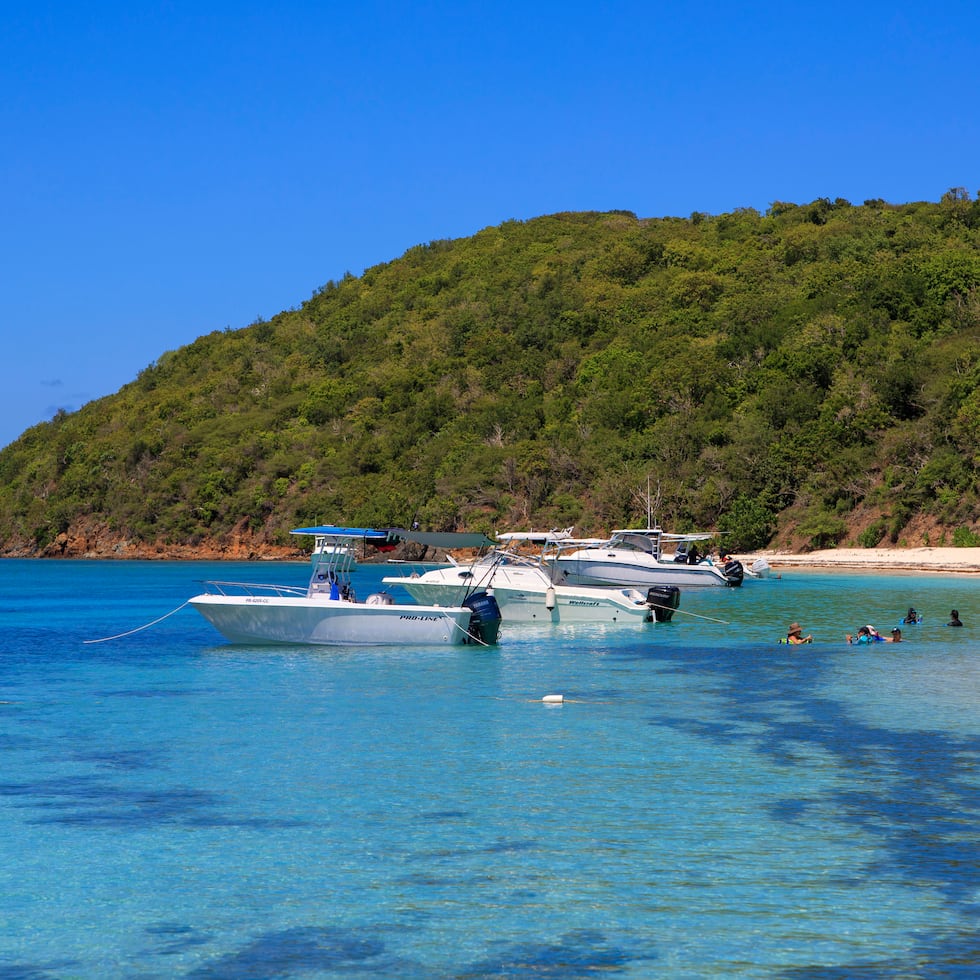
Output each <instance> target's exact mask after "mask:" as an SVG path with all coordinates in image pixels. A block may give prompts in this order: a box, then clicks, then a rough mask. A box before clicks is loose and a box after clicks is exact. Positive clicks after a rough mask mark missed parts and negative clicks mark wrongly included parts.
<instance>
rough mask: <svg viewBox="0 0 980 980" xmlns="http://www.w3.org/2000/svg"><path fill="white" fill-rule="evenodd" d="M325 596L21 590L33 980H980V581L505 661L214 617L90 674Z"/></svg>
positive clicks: (5, 841) (151, 567) (3, 959)
mask: <svg viewBox="0 0 980 980" xmlns="http://www.w3.org/2000/svg"><path fill="white" fill-rule="evenodd" d="M305 571H306V568H305V566H303V565H300V564H294V565H290V564H272V563H261V564H253V565H247V564H241V565H237V564H236V565H228V564H223V565H209V564H203V563H129V562H127V563H122V562H119V563H113V562H30V561H4V562H0V624H2V628H3V630H2V640H0V642H2V656H0V682H2V683H0V700H2V702H3V703H2V704H0V761H2V772H0V858H2V860H0V909H2V912H3V914H2V916H0V980H13V978H30V980H47V978H68V977H72V978H74V977H81V978H89V977H134V978H135V977H139V978H165V977H190V978H238V977H249V978H259V977H302V978H310V977H347V976H364V977H386V978H387V977H390V978H490V977H492V978H498V977H536V978H538V977H546V978H549V980H550V978H562V980H566V978H578V977H595V976H614V977H660V976H664V977H691V978H695V977H697V978H701V977H792V978H804V977H805V978H816V977H821V978H822V977H828V978H845V977H846V978H852V977H862V978H878V977H970V978H973V977H976V976H978V975H980V933H978V929H977V926H978V915H980V901H978V900H980V891H978V889H980V833H978V817H980V672H978V670H977V666H978V663H980V582H977V581H975V580H972V579H969V578H962V577H961V578H957V577H951V576H947V577H938V576H935V577H933V576H930V577H916V576H879V575H842V574H833V575H830V574H827V575H823V574H814V573H804V572H796V573H787V574H785V575H784V577H783V578H782V579H781V580H779V581H771V582H750V583H748V584H747V585H746V587H745V588H743V589H741V590H722V589H708V590H702V591H695V590H688V591H686V592H685V593H684V595H683V599H682V610H683V611H684V612H687V613H695V614H697V615H699V616H704V617H711V618H713V619H719V620H724V621H725V623H727V624H728V625H723V624H721V623H715V622H710V621H708V620H705V619H697V618H694V617H693V616H684V615H678V616H677V617H676V618H675V622H674V623H671V624H669V625H666V626H658V627H647V628H645V629H644V628H637V627H629V628H625V629H624V628H618V629H609V628H606V629H601V628H572V627H564V628H553V627H535V628H529V629H522V628H519V627H511V628H508V627H507V626H506V625H505V627H504V629H503V631H502V634H501V643H500V645H499V646H498V647H497V648H495V649H493V650H478V649H474V648H470V647H464V648H446V649H443V648H440V649H426V650H418V649H415V650H383V649H370V650H323V649H308V648H286V649H269V648H260V647H234V646H229V645H227V644H226V643H225V642H224V641H223V640H222V638H221V637H220V635H219V634H217V633H216V632H214V631H213V630H212V629H211V627H209V626H208V625H207V624H206V623H205V622H204V621H203V620H202V619H200V618H199V617H198V616H197V614H196V613H194V612H193V611H192V610H190V609H189V608H187V609H183V610H181V611H179V612H177V613H176V614H175V615H173V616H170V617H168V618H166V619H164V620H162V621H161V622H159V623H157V624H156V625H155V626H153V627H152V628H150V629H147V630H144V631H141V632H137V633H134V634H133V635H130V636H127V637H122V638H120V639H117V640H113V641H111V642H106V643H95V644H87V643H85V642H84V641H85V640H92V639H97V638H102V637H106V636H112V635H115V634H118V633H121V632H124V631H127V630H130V629H132V628H134V627H137V626H139V625H141V624H144V623H148V622H150V621H152V620H155V619H157V618H158V617H160V616H163V615H164V614H165V613H167V612H169V611H171V610H173V609H175V608H177V607H179V606H180V605H181V603H182V602H183V601H184V600H185V599H187V598H188V597H189V596H190V595H193V594H194V593H195V592H197V591H199V582H200V580H202V579H206V578H225V579H237V578H244V579H251V580H259V581H269V580H272V581H295V582H297V583H301V582H302V581H303V579H304V575H305ZM384 571H385V569H383V568H362V569H361V570H359V571H358V572H357V573H356V575H357V584H358V588H359V591H360V592H362V593H366V592H368V591H372V588H373V587H376V584H377V583H378V582H379V581H380V577H381V575H382V574H384ZM909 605H914V606H915V607H916V608H917V609H919V610H920V611H921V612H922V613H923V614H924V616H925V622H924V623H923V624H922V625H921V626H917V627H910V628H909V629H907V630H906V635H907V637H908V641H907V642H906V643H903V644H901V645H893V644H887V645H885V644H880V645H877V646H875V647H871V648H864V647H849V646H848V645H847V644H846V643H844V642H843V637H844V634H845V633H846V632H853V631H854V630H855V629H856V628H857V626H859V625H861V624H863V623H865V622H870V623H873V624H875V625H876V626H878V627H879V629H884V628H885V627H889V628H890V627H891V626H892V625H895V624H896V623H897V622H898V620H899V619H900V618H901V616H902V615H903V614H904V612H905V610H906V609H907V607H908V606H909ZM954 606H955V607H956V608H958V609H959V610H960V613H961V616H962V618H963V619H964V622H965V623H966V627H965V628H964V629H962V630H952V629H949V628H947V627H945V626H943V625H942V624H943V623H945V622H946V619H947V618H948V617H947V614H948V612H949V610H950V609H951V608H953V607H954ZM793 620H798V621H799V622H800V623H801V624H802V625H803V627H804V630H805V631H806V632H813V634H814V635H815V637H816V638H817V641H818V642H816V643H814V644H813V645H812V646H803V647H786V646H782V645H779V644H777V643H776V642H775V640H776V638H777V637H778V636H780V635H781V634H784V633H785V629H786V627H787V626H788V624H789V623H790V622H792V621H793ZM558 693H560V694H563V695H564V696H565V698H566V703H565V704H563V705H560V706H551V705H544V704H542V703H541V700H540V699H541V698H542V697H543V696H544V695H547V694H558Z"/></svg>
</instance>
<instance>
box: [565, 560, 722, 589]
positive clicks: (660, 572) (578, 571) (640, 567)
mask: <svg viewBox="0 0 980 980" xmlns="http://www.w3.org/2000/svg"><path fill="white" fill-rule="evenodd" d="M555 568H556V570H557V571H558V572H560V573H562V574H563V576H564V578H563V579H562V581H563V582H567V583H568V584H569V585H586V586H595V587H609V586H614V585H615V586H630V587H632V588H635V589H647V588H649V587H650V586H653V585H676V586H678V587H680V588H691V587H699V586H715V587H721V588H727V587H728V586H730V585H731V584H732V583H731V582H729V580H728V579H727V578H726V577H725V576H724V574H723V573H722V571H721V570H720V569H719V568H718V567H717V566H716V565H685V564H681V563H680V562H678V563H677V564H674V563H673V562H669V561H664V562H650V563H649V564H645V563H644V564H641V563H638V562H637V561H636V559H635V557H633V556H631V557H630V558H628V559H623V560H617V559H615V558H611V557H610V558H576V557H575V556H574V555H569V556H567V557H564V558H556V559H555Z"/></svg>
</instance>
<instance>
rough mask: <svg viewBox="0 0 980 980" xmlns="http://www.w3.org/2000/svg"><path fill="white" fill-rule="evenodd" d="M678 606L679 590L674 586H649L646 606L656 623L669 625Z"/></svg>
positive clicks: (679, 600) (679, 602)
mask: <svg viewBox="0 0 980 980" xmlns="http://www.w3.org/2000/svg"><path fill="white" fill-rule="evenodd" d="M680 604H681V590H680V589H679V588H677V586H676V585H651V586H650V588H649V589H647V605H648V606H649V607H650V608H651V609H652V610H653V616H654V619H656V621H657V622H658V623H669V622H670V621H671V619H672V618H673V615H674V610H675V609H676V608H677V607H678V606H679V605H680Z"/></svg>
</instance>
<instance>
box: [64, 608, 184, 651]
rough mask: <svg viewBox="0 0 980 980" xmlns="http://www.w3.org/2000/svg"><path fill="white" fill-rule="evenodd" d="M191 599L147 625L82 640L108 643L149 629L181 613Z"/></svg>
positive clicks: (84, 641)
mask: <svg viewBox="0 0 980 980" xmlns="http://www.w3.org/2000/svg"><path fill="white" fill-rule="evenodd" d="M190 601H191V600H190V599H187V600H185V601H184V602H182V603H181V604H180V605H179V606H178V607H177V608H176V609H171V610H170V612H168V613H165V614H164V615H163V616H161V617H160V618H159V619H154V620H153V622H152V623H147V624H146V625H145V626H137V627H136V629H132V630H126V632H125V633H117V634H116V635H115V636H103V637H101V638H99V639H98V640H82V642H83V643H106V642H107V641H109V640H121V639H122V638H123V637H124V636H132V635H133V634H134V633H141V632H142V631H143V630H148V629H149V628H150V627H151V626H156V624H157V623H162V622H163V621H164V620H165V619H167V618H168V617H169V616H173V614H174V613H179V612H180V611H181V609H183V608H184V606H186V605H187V603H188V602H190Z"/></svg>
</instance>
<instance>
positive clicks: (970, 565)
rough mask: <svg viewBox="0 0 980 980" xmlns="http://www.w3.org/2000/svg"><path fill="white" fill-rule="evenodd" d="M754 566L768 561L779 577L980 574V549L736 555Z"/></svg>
mask: <svg viewBox="0 0 980 980" xmlns="http://www.w3.org/2000/svg"><path fill="white" fill-rule="evenodd" d="M734 557H736V558H738V559H739V560H740V561H741V562H743V563H744V564H746V565H751V564H752V562H753V561H755V560H756V559H758V558H765V559H766V561H768V562H769V564H770V566H771V567H772V570H773V571H774V572H776V573H777V574H778V573H779V572H780V571H781V570H783V569H820V570H823V571H826V570H828V569H835V568H837V569H840V570H842V571H843V570H845V569H846V570H847V571H854V570H856V569H867V570H868V571H914V572H937V573H942V574H944V575H949V574H962V575H976V574H980V548H829V549H827V550H824V551H811V552H808V553H807V554H784V553H781V552H776V551H759V552H756V553H754V554H750V555H735V556H734Z"/></svg>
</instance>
